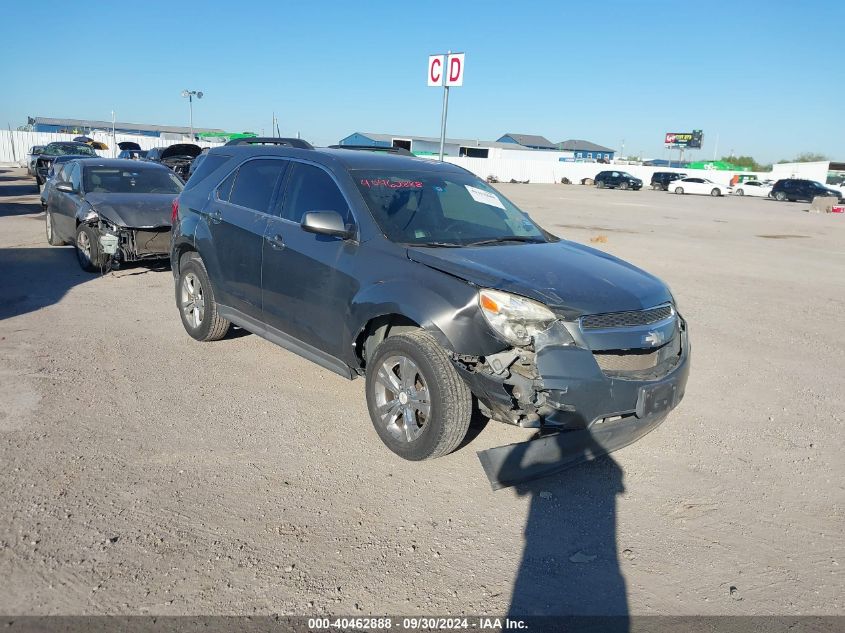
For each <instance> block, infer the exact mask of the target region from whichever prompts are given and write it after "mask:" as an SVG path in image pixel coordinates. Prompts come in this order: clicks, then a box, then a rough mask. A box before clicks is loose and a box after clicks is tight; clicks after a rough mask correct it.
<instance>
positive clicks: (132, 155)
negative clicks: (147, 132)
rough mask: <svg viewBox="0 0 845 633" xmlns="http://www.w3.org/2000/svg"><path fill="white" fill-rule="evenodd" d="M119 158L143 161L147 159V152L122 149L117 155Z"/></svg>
mask: <svg viewBox="0 0 845 633" xmlns="http://www.w3.org/2000/svg"><path fill="white" fill-rule="evenodd" d="M117 157H118V158H126V159H128V160H142V159H144V158H146V157H147V150H145V149H122V150H120V153H119V154H118V155H117Z"/></svg>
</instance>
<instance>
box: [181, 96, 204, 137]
mask: <svg viewBox="0 0 845 633" xmlns="http://www.w3.org/2000/svg"><path fill="white" fill-rule="evenodd" d="M182 96H183V97H188V110H189V111H190V117H191V119H190V120H191V142H193V141H194V97H196V98H197V99H202V91H200V90H183V91H182Z"/></svg>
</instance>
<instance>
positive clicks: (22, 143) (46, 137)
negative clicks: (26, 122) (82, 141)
mask: <svg viewBox="0 0 845 633" xmlns="http://www.w3.org/2000/svg"><path fill="white" fill-rule="evenodd" d="M77 136H81V135H80V134H60V133H54V132H23V131H20V130H12V131H11V132H10V131H9V130H0V163H6V164H17V165H20V166H22V167H23V166H24V165H25V164H26V154H27V152H28V151H29V148H30V147H32V146H33V145H47V143H51V142H53V141H72V140H73V139H74V138H75V137H77ZM85 136H87V137H89V138H92V139H94V140H95V141H99V142H101V143H105V144H106V145H107V146H108V149H104V150H97V153H98V154H99V155H100V156H102V157H104V158H111V157H113V156H117V154H118V152H120V149H119V148H118V147H117V144H118V143H122V142H124V141H134V142H135V143H138V145H140V146H141V149H152V148H153V147H167V146H168V145H173V144H174V143H181V142H187V143H190V142H191V141H190V140H185V141H175V140H172V139H165V138H159V137H157V136H141V135H137V134H117V135H116V137H115V139H114V140H112V135H111V133H106V132H90V133H86V134H85ZM186 139H187V137H186ZM196 144H197V145H199V146H200V147H218V146H219V145H220V144H219V143H208V142H205V141H199V142H196Z"/></svg>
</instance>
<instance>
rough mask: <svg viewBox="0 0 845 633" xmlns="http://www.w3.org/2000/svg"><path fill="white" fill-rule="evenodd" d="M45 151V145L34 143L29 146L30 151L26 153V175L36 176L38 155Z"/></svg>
mask: <svg viewBox="0 0 845 633" xmlns="http://www.w3.org/2000/svg"><path fill="white" fill-rule="evenodd" d="M42 151H44V146H43V145H33V146H32V147H30V148H29V151H28V152H27V153H26V175H27V176H34V175H35V160H36V159H37V158H38V155H39V154H41V152H42Z"/></svg>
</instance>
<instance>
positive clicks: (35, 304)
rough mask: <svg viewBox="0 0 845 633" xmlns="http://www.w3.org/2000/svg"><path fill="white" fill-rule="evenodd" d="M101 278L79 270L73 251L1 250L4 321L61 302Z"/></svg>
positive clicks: (0, 316) (0, 310) (0, 306)
mask: <svg viewBox="0 0 845 633" xmlns="http://www.w3.org/2000/svg"><path fill="white" fill-rule="evenodd" d="M97 277H98V276H97V275H92V274H91V273H86V272H84V271H83V270H82V269H81V268H80V267H79V265H78V264H77V262H76V253H75V252H74V249H72V248H58V247H51V246H45V247H42V248H0V320H3V319H8V318H11V317H15V316H19V315H21V314H27V313H29V312H35V311H36V310H40V309H41V308H45V307H47V306H51V305H53V304H55V303H58V302H59V301H60V300H61V299H62V297H64V296H65V295H66V294H67V293H68V291H69V290H70V289H71V288H73V287H74V286H77V285H79V284H83V283H85V282H86V281H91V280H93V279H97Z"/></svg>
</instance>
